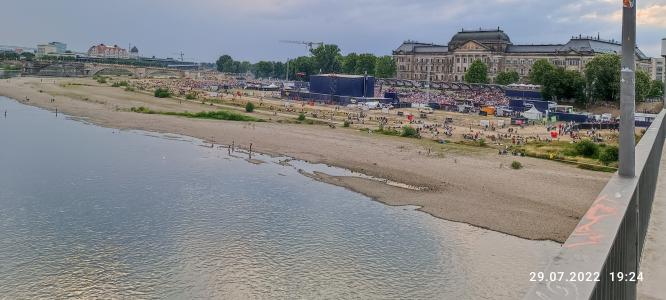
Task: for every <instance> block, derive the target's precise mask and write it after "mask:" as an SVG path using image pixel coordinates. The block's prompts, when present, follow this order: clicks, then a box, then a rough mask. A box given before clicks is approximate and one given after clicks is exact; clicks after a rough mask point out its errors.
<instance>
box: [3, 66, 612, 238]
mask: <svg viewBox="0 0 666 300" xmlns="http://www.w3.org/2000/svg"><path fill="white" fill-rule="evenodd" d="M54 82H55V83H54ZM67 83H76V85H72V84H69V85H68V84H67ZM0 95H2V96H6V97H9V98H13V99H16V100H20V101H22V102H25V101H24V99H26V97H28V98H29V99H30V101H29V102H25V104H28V105H34V106H38V107H42V108H45V109H49V110H55V109H56V108H57V109H58V111H59V112H62V113H65V114H67V115H71V116H75V117H80V118H85V119H86V120H87V121H89V122H92V123H95V124H99V125H102V126H107V127H114V128H119V129H138V130H147V131H155V132H162V133H174V134H182V135H187V136H192V137H196V138H200V139H204V140H208V141H214V142H215V143H217V144H225V145H226V144H231V143H232V142H233V143H234V144H235V145H239V146H240V147H242V148H247V147H249V145H250V143H252V144H253V147H252V148H253V150H255V151H258V152H262V153H266V154H271V155H284V156H289V157H293V158H296V159H301V160H306V161H308V162H312V163H324V164H328V165H332V166H337V167H342V168H347V169H350V170H352V171H356V172H359V173H363V174H366V175H369V176H373V177H378V178H385V179H389V180H391V181H395V182H400V183H405V184H408V185H412V186H418V187H426V188H427V189H426V190H422V191H417V190H412V189H406V188H400V187H395V186H390V185H387V184H384V183H381V182H378V181H374V180H369V179H364V178H359V177H334V176H328V175H326V174H307V175H308V176H311V177H313V178H316V179H318V180H322V181H324V182H328V183H331V184H335V185H338V186H342V187H345V188H348V189H351V190H353V191H356V192H359V193H361V194H364V195H367V196H369V197H371V198H373V199H376V200H377V201H381V202H383V203H386V204H388V205H416V206H420V207H421V208H420V209H421V210H422V211H424V212H426V213H429V214H431V215H433V216H435V217H438V218H443V219H447V220H451V221H457V222H463V223H468V224H471V225H475V226H478V227H482V228H487V229H491V230H495V231H499V232H503V233H507V234H510V235H515V236H519V237H523V238H527V239H535V240H553V241H557V242H563V241H564V240H565V239H566V238H567V237H568V236H569V234H570V233H571V231H572V230H573V228H574V227H575V225H576V224H577V223H578V220H579V218H580V217H581V216H582V215H583V214H584V213H585V211H586V210H587V209H588V208H589V205H590V204H591V203H592V201H593V200H594V198H595V197H596V196H597V194H598V193H599V191H600V190H601V189H602V187H603V186H604V184H605V183H606V182H607V180H608V178H609V177H610V176H611V174H608V173H601V172H594V171H587V170H582V169H578V168H576V167H575V166H571V165H566V164H562V163H557V162H552V161H546V160H539V159H533V158H527V157H513V156H510V157H509V156H498V155H497V152H496V151H495V150H492V149H484V148H479V147H471V146H462V145H457V144H447V145H439V144H434V143H433V142H429V141H425V140H415V139H406V138H400V137H391V136H383V135H370V134H368V133H365V132H361V131H359V130H355V129H346V128H341V127H338V128H336V129H332V128H329V127H328V126H323V125H301V124H279V123H275V122H262V123H252V124H251V125H248V123H247V122H231V121H217V120H202V119H188V118H183V117H175V116H164V115H148V114H139V113H134V112H129V111H127V110H129V108H131V107H139V106H144V107H148V108H150V109H153V110H160V111H179V112H182V111H189V112H199V111H205V110H217V109H218V108H216V107H211V106H209V105H203V104H200V103H195V102H188V101H182V103H181V101H179V100H177V99H159V98H155V97H153V96H151V95H147V94H143V93H138V92H128V91H124V90H122V89H119V88H113V87H110V86H108V85H100V84H98V83H97V82H95V81H93V80H92V79H71V78H55V79H54V78H44V79H40V78H12V79H8V80H0ZM52 98H55V99H56V100H55V102H52V101H51V99H52ZM11 114H12V112H11V111H9V112H8V115H10V116H11ZM256 114H259V113H256ZM259 117H262V118H263V116H262V115H260V114H259ZM426 143H427V145H426ZM427 148H431V149H432V153H430V155H427V150H426V149H427ZM221 151H222V150H221ZM513 160H518V161H520V162H521V163H522V164H523V165H524V168H523V169H521V170H513V169H511V168H510V167H509V166H510V164H511V162H512V161H513Z"/></svg>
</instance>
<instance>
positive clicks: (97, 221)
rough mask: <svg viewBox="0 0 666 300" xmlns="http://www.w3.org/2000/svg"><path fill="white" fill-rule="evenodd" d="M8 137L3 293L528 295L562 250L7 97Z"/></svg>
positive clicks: (191, 142) (3, 152)
mask: <svg viewBox="0 0 666 300" xmlns="http://www.w3.org/2000/svg"><path fill="white" fill-rule="evenodd" d="M5 110H7V117H6V118H5V117H4V116H3V115H2V114H3V113H4V111H5ZM0 145H1V146H0V299H4V298H6V299H28V298H65V297H69V298H116V299H117V298H141V299H144V298H160V299H162V298H170V299H197V298H224V299H244V298H251V299H276V298H277V299H516V298H520V297H521V295H522V294H523V293H524V292H525V291H526V289H528V288H529V287H530V284H529V282H528V279H529V277H528V275H529V272H530V271H538V270H540V269H542V267H543V266H544V265H545V263H547V262H548V261H549V260H550V258H551V257H552V256H553V255H554V254H555V253H556V252H557V250H558V248H559V245H558V244H556V243H553V242H537V241H527V240H523V239H520V238H516V237H512V236H507V235H504V234H500V233H496V232H492V231H488V230H483V229H479V228H476V227H472V226H469V225H465V224H460V223H454V222H449V221H445V220H441V219H436V218H434V217H431V216H430V215H427V214H425V213H422V212H419V211H416V210H414V208H413V207H390V206H386V205H384V204H381V203H378V202H376V201H372V200H371V199H369V198H367V197H365V196H362V195H359V194H357V193H353V192H351V191H348V190H346V189H343V188H340V187H336V186H331V185H327V184H325V183H321V182H317V181H314V180H312V179H310V178H307V177H305V176H303V175H300V174H299V173H298V169H306V170H308V171H312V170H321V171H325V172H326V173H329V174H335V175H344V174H348V173H347V171H345V170H341V169H336V168H330V167H326V166H320V165H308V164H306V163H304V162H299V161H296V162H291V164H292V165H291V166H284V165H280V164H279V161H280V160H281V159H284V158H271V157H268V156H261V155H260V156H256V157H253V158H256V159H259V160H263V161H265V162H266V163H263V164H259V165H256V164H251V163H248V162H247V161H245V159H244V158H245V157H246V154H244V153H236V154H235V155H234V156H232V157H230V156H228V155H227V150H226V149H220V148H218V147H215V148H212V149H211V148H209V147H208V148H207V147H205V146H204V145H203V142H202V141H199V140H196V139H191V138H187V137H180V136H174V135H161V134H155V133H147V132H140V131H119V130H117V129H109V128H102V127H98V126H94V125H90V124H86V123H82V122H78V121H73V120H70V119H67V118H66V117H64V116H63V115H62V114H60V115H59V116H58V117H56V116H55V114H54V113H53V112H49V111H46V110H41V109H37V108H33V107H30V106H25V105H22V104H19V103H17V102H14V101H11V100H8V99H7V98H1V97H0ZM461 200H463V199H461Z"/></svg>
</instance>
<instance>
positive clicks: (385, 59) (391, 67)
mask: <svg viewBox="0 0 666 300" xmlns="http://www.w3.org/2000/svg"><path fill="white" fill-rule="evenodd" d="M396 70H397V67H396V66H395V61H394V60H393V56H390V55H385V56H381V57H378V58H377V62H376V65H375V77H377V78H393V77H395V72H396Z"/></svg>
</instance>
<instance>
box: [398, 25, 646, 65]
mask: <svg viewBox="0 0 666 300" xmlns="http://www.w3.org/2000/svg"><path fill="white" fill-rule="evenodd" d="M470 40H473V41H477V42H484V41H486V42H488V41H498V40H500V41H504V42H506V43H508V45H507V47H506V53H543V54H557V53H568V52H571V51H574V52H578V53H582V54H589V55H594V54H599V53H611V54H620V53H621V52H622V45H621V44H620V43H618V42H616V41H609V40H603V39H600V38H596V37H582V36H581V37H573V38H571V39H570V40H569V41H568V42H567V43H566V44H545V45H513V44H511V41H510V40H509V37H508V36H507V35H506V34H505V33H504V32H503V31H501V30H495V31H461V32H459V33H458V34H456V35H455V36H454V37H453V38H452V39H451V43H454V42H456V43H462V42H467V41H470ZM449 49H450V47H448V46H444V45H437V44H432V43H420V42H415V41H406V42H404V43H402V45H400V47H398V48H397V49H396V50H395V51H394V53H413V54H417V53H421V54H425V53H446V52H449ZM636 55H637V56H638V58H639V59H640V60H647V59H650V58H649V57H648V56H647V55H645V54H644V53H643V52H642V51H641V50H640V49H638V47H636Z"/></svg>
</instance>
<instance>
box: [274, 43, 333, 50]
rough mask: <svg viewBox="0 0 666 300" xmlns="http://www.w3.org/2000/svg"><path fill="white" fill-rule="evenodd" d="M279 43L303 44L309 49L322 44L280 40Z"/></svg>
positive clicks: (322, 44)
mask: <svg viewBox="0 0 666 300" xmlns="http://www.w3.org/2000/svg"><path fill="white" fill-rule="evenodd" d="M280 43H285V44H298V45H305V46H306V47H308V50H309V51H312V49H313V48H318V47H321V46H324V43H323V42H303V41H280Z"/></svg>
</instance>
